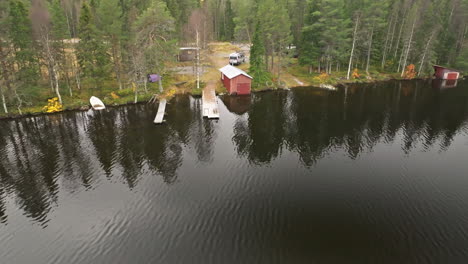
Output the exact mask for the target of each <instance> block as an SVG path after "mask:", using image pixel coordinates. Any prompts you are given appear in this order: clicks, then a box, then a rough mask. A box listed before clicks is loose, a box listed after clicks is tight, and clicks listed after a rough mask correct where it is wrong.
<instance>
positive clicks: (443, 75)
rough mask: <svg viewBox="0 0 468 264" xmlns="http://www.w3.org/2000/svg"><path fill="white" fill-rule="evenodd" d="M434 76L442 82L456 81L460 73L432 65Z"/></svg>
mask: <svg viewBox="0 0 468 264" xmlns="http://www.w3.org/2000/svg"><path fill="white" fill-rule="evenodd" d="M433 67H434V71H435V72H434V76H435V77H436V78H437V79H442V80H457V79H458V78H459V77H460V71H458V70H454V69H449V68H446V67H443V66H439V65H434V66H433Z"/></svg>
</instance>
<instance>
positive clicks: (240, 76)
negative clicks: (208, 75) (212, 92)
mask: <svg viewBox="0 0 468 264" xmlns="http://www.w3.org/2000/svg"><path fill="white" fill-rule="evenodd" d="M219 71H221V81H222V82H223V84H224V87H226V89H227V91H228V93H229V94H239V95H241V94H250V89H251V86H252V76H250V75H248V74H247V73H246V72H245V71H243V70H241V69H239V68H236V67H234V66H231V65H226V66H224V67H222V68H221V69H219Z"/></svg>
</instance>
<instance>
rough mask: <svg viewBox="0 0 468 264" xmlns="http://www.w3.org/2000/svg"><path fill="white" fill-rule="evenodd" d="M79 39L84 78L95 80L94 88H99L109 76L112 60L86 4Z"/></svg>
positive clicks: (79, 57)
mask: <svg viewBox="0 0 468 264" xmlns="http://www.w3.org/2000/svg"><path fill="white" fill-rule="evenodd" d="M79 37H80V42H79V44H78V47H77V58H78V63H79V65H80V68H81V72H82V74H83V77H85V78H90V79H92V80H94V87H95V88H97V86H98V85H99V84H100V83H101V82H102V81H103V80H104V79H106V78H107V77H108V76H109V68H110V67H109V66H110V59H109V55H108V54H107V50H106V47H105V45H104V43H103V41H102V39H101V37H100V36H99V34H98V31H97V29H96V26H95V20H94V17H93V15H92V13H91V10H90V8H89V5H88V4H87V3H86V2H84V3H83V5H82V8H81V14H80V23H79Z"/></svg>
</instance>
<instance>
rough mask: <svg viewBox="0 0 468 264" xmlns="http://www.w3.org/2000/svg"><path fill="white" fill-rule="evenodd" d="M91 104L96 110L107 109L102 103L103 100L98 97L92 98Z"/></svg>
mask: <svg viewBox="0 0 468 264" xmlns="http://www.w3.org/2000/svg"><path fill="white" fill-rule="evenodd" d="M89 103H90V104H91V106H92V107H93V109H94V110H103V109H106V106H105V105H104V103H103V102H102V101H101V99H99V98H97V97H96V96H91V98H90V99H89Z"/></svg>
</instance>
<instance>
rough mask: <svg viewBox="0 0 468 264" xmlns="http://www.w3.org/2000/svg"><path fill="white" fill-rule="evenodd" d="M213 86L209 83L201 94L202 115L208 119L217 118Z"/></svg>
mask: <svg viewBox="0 0 468 264" xmlns="http://www.w3.org/2000/svg"><path fill="white" fill-rule="evenodd" d="M214 88H215V85H213V84H211V83H209V84H208V85H207V86H206V87H205V89H203V93H202V111H203V112H202V114H203V117H207V118H209V119H213V118H219V111H218V101H217V99H216V93H215V89H214Z"/></svg>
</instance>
